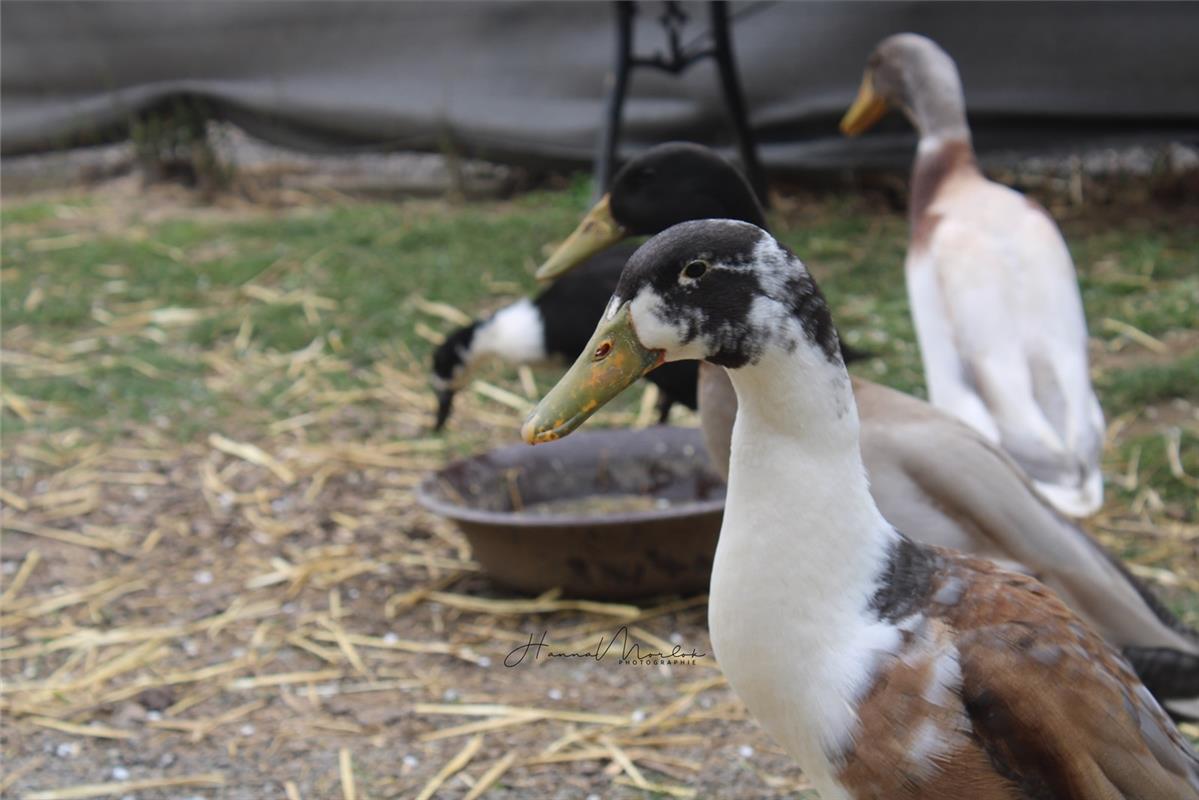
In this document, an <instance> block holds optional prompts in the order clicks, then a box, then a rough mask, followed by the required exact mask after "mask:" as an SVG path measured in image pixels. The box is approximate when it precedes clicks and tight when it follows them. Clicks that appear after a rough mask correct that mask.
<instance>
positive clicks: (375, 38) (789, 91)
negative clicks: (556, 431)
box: [0, 0, 1199, 168]
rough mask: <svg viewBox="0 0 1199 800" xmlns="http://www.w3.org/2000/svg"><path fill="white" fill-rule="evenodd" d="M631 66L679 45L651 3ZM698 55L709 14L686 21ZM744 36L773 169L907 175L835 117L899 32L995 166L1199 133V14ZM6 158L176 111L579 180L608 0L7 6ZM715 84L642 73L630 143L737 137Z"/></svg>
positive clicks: (1062, 16)
mask: <svg viewBox="0 0 1199 800" xmlns="http://www.w3.org/2000/svg"><path fill="white" fill-rule="evenodd" d="M641 6H642V8H641V11H640V13H639V15H638V18H637V23H636V37H637V38H636V50H637V51H638V53H640V54H651V53H652V52H654V51H656V50H659V49H662V47H663V45H664V42H665V39H664V35H663V32H662V27H661V25H660V24H659V22H658V16H659V15H660V13H661V9H662V7H661V4H660V3H653V2H651V3H642V4H641ZM684 7H685V8H686V10H687V11H688V13H689V14H690V17H691V20H690V22H689V24H688V26H687V28H686V29H685V31H684V37H683V38H684V41H689V40H691V39H692V38H694V37H696V36H699V35H702V33H703V31H705V30H706V28H707V11H706V9H705V8H704V6H703V4H701V3H686V4H684ZM731 13H732V14H733V16H734V20H733V24H732V27H733V35H734V46H735V49H736V55H737V61H738V65H739V69H740V73H741V80H742V84H743V86H744V89H745V92H746V96H747V100H748V103H749V106H750V116H751V120H752V124H753V127H754V129H755V131H756V132H757V135H758V137H759V143H760V146H761V151H762V155H763V158H764V160H765V161H766V162H767V163H768V164H769V165H772V166H776V167H778V166H782V167H798V168H807V167H816V166H822V167H829V166H833V167H837V166H843V165H850V164H854V163H861V160H862V159H866V160H874V161H879V160H886V159H888V158H889V157H891V156H896V155H898V156H901V157H902V158H903V159H906V158H908V157H910V147H911V133H910V131H909V130H908V129H907V126H906V125H905V124H903V123H902V121H901V120H890V124H888V125H885V126H884V127H883V128H882V131H883V133H882V134H880V135H875V136H871V137H868V138H867V140H866V141H865V142H855V143H853V144H852V145H850V144H849V143H847V142H846V141H845V140H844V139H842V138H841V137H840V136H839V135H838V133H837V130H836V121H837V119H838V118H839V116H840V114H841V113H842V112H843V111H844V110H845V108H846V106H847V104H848V103H849V102H850V100H851V99H852V98H853V95H854V92H855V90H856V88H857V85H858V82H859V80H860V77H861V72H862V67H863V64H864V62H865V59H866V56H867V55H868V54H869V52H870V50H871V48H872V47H873V46H874V44H875V43H876V42H877V41H878V40H879V39H881V38H882V37H884V36H886V35H888V34H890V33H894V32H898V31H903V30H912V31H917V32H920V33H924V34H927V35H929V36H931V37H933V38H934V39H936V40H938V41H939V42H940V43H941V44H942V45H943V46H945V47H946V49H947V50H948V51H949V52H950V53H951V54H952V55H953V56H954V58H955V59H956V60H957V61H958V64H959V66H960V68H961V72H962V77H963V81H964V83H965V90H966V98H967V103H968V105H969V108H970V114H971V119H972V122H973V124H974V126H975V130H976V139H977V140H978V144H979V146H980V149H984V150H985V149H988V148H992V149H993V148H999V147H1003V148H1006V147H1020V146H1024V145H1031V146H1036V147H1045V146H1047V145H1049V146H1052V145H1054V144H1072V143H1076V142H1079V141H1081V140H1082V139H1084V138H1085V139H1090V140H1092V141H1093V140H1096V139H1099V140H1102V139H1105V138H1109V137H1112V136H1113V135H1115V136H1121V137H1123V138H1128V136H1129V135H1132V136H1135V137H1137V138H1142V139H1143V138H1147V137H1149V138H1167V137H1168V138H1173V139H1179V140H1183V141H1194V140H1196V139H1199V48H1197V47H1196V46H1195V33H1196V31H1199V3H1149V2H1132V3H1123V2H1113V3H1106V2H1101V3H1055V2H1054V3H917V2H907V3H901V2H895V3H875V2H862V3H841V2H810V3H802V2H796V3H784V2H747V3H734V4H733V5H732V8H731ZM0 14H2V15H3V19H2V48H0V51H2V52H0V59H2V71H3V75H2V94H0V98H2V114H0V126H2V127H0V134H2V145H3V152H4V154H6V155H11V154H20V153H28V152H35V151H39V150H47V149H54V148H61V147H67V146H71V145H74V144H78V143H86V142H96V141H103V140H106V139H113V138H118V139H119V138H123V137H124V136H125V135H126V134H127V130H128V124H129V121H130V119H131V118H132V117H133V116H134V115H135V114H136V113H137V112H138V111H140V110H144V109H146V108H148V107H151V106H153V105H154V104H155V103H158V102H161V101H162V100H164V99H165V98H169V97H171V96H174V95H177V94H180V93H186V94H191V95H195V96H199V97H202V98H204V100H205V102H206V104H207V105H208V106H209V107H211V109H212V110H213V111H214V113H215V114H216V115H217V116H219V117H222V118H225V119H228V120H230V121H232V122H234V123H236V124H238V125H240V126H242V127H243V128H245V129H246V130H248V131H249V132H251V133H252V134H255V135H257V136H260V137H262V138H265V139H267V140H269V141H273V142H276V143H279V144H284V145H290V146H295V147H300V148H303V149H311V150H323V151H345V150H356V149H364V150H375V149H418V150H436V149H439V148H441V147H442V146H443V145H445V144H446V143H447V142H452V143H453V145H454V146H455V147H456V148H457V149H459V150H460V151H461V152H464V153H466V154H469V155H473V156H478V157H483V158H488V159H492V160H498V161H514V162H534V163H561V164H584V163H586V162H587V161H589V160H590V158H591V157H592V155H593V150H594V147H595V140H596V135H597V129H598V126H599V124H600V120H601V116H602V110H603V100H604V89H605V82H604V77H605V74H606V73H607V71H608V70H609V69H610V68H611V65H612V60H613V55H614V35H615V34H614V26H613V19H614V13H613V9H612V6H611V4H609V3H606V2H579V3H565V2H545V3H526V2H205V3H166V2H103V1H100V2H61V3H59V2H55V3H46V2H29V1H27V0H6V2H4V3H3V5H2V6H0ZM723 114H724V111H723V106H722V103H721V98H720V93H719V86H718V82H717V80H716V75H715V66H714V64H713V63H712V62H710V61H706V62H703V63H702V64H700V65H698V66H696V67H694V68H692V69H691V70H690V71H688V72H687V73H686V74H685V75H684V76H683V78H682V79H676V78H674V77H672V76H669V75H666V74H664V73H659V72H656V71H649V70H637V71H635V72H634V74H633V79H632V87H631V90H630V94H629V99H628V104H627V106H626V113H625V130H624V144H625V145H626V147H629V148H633V147H638V146H644V145H647V144H651V143H654V142H658V141H662V140H665V139H672V138H688V139H693V140H697V141H704V142H707V143H715V144H728V143H730V142H731V141H732V138H731V131H730V130H729V128H728V126H727V125H726V124H725V120H724V117H723Z"/></svg>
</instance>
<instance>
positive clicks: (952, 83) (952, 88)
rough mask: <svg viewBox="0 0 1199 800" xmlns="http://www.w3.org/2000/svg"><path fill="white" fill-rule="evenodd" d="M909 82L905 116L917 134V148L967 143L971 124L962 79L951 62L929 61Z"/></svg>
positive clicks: (969, 141) (968, 142)
mask: <svg viewBox="0 0 1199 800" xmlns="http://www.w3.org/2000/svg"><path fill="white" fill-rule="evenodd" d="M913 83H914V85H911V84H909V87H908V94H909V97H910V101H909V104H908V105H907V106H906V107H905V108H904V112H905V113H906V114H907V116H908V119H909V120H911V122H912V125H913V126H915V128H916V130H917V132H918V133H919V134H920V149H921V150H925V149H929V148H930V147H931V148H935V147H938V146H940V144H941V143H942V142H949V141H958V142H965V143H966V144H967V145H969V144H970V143H971V140H970V126H969V125H968V124H967V122H966V98H965V95H964V94H963V93H962V81H961V79H960V78H959V77H958V73H957V70H956V69H954V68H953V66H952V63H950V64H948V65H946V64H935V65H930V66H929V67H927V68H926V69H925V70H923V71H922V74H920V75H918V76H917V78H916V80H914V81H913Z"/></svg>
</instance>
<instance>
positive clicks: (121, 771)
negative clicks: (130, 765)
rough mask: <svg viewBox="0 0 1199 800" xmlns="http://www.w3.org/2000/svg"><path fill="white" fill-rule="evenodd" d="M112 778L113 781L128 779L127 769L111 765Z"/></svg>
mask: <svg viewBox="0 0 1199 800" xmlns="http://www.w3.org/2000/svg"><path fill="white" fill-rule="evenodd" d="M112 779H113V780H114V781H127V780H129V770H127V769H125V768H124V767H113V768H112Z"/></svg>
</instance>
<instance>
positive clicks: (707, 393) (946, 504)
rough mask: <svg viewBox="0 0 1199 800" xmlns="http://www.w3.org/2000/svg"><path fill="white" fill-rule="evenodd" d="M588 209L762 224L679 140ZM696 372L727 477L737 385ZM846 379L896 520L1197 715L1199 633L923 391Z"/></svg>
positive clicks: (875, 477) (723, 170)
mask: <svg viewBox="0 0 1199 800" xmlns="http://www.w3.org/2000/svg"><path fill="white" fill-rule="evenodd" d="M597 208H603V209H606V210H607V211H608V212H610V214H611V217H612V219H611V220H610V221H608V223H606V225H605V224H601V225H598V226H596V227H598V228H600V229H603V228H604V227H610V228H615V229H617V230H618V231H620V232H622V233H628V234H631V235H651V234H655V233H659V232H661V231H662V230H665V229H666V228H667V227H670V226H671V225H673V224H675V223H676V222H681V221H686V220H692V219H702V218H704V217H710V216H716V217H724V218H731V219H739V220H742V221H745V222H752V223H754V224H756V225H758V226H759V227H765V223H766V220H765V215H764V214H763V213H762V210H761V208H760V206H759V204H758V203H757V200H756V199H755V197H754V195H753V191H752V190H751V189H750V187H749V185H748V183H747V182H746V181H745V179H744V178H743V177H742V176H741V175H740V174H739V173H738V172H737V170H736V169H735V168H734V167H733V166H732V165H731V164H729V163H728V162H727V161H726V160H725V159H723V158H721V157H720V156H719V155H717V154H716V153H714V152H713V151H711V150H708V149H707V148H704V147H701V146H699V145H694V144H686V143H669V144H664V145H658V146H657V147H654V148H651V149H650V150H648V151H646V152H645V153H643V154H641V155H639V156H637V157H636V158H634V159H632V160H631V161H630V162H629V163H628V164H627V165H625V167H624V168H622V169H621V170H620V172H619V173H618V174H617V176H616V178H615V179H614V181H613V184H612V189H611V194H610V196H609V197H608V198H606V199H605V201H604V202H603V203H601V205H600V206H597ZM594 214H595V212H594V211H593V212H592V215H589V217H591V216H594ZM588 225H589V223H588V222H584V223H583V224H582V225H581V226H580V229H579V230H580V231H586V230H587V229H588ZM578 235H579V234H578V233H576V236H578ZM572 238H573V237H572ZM699 374H700V377H699V406H700V421H701V424H702V425H703V429H704V438H705V441H706V442H707V445H708V451H709V454H710V457H711V460H712V463H713V465H714V466H715V467H716V469H717V470H718V471H720V472H721V474H723V475H725V476H727V473H728V464H729V454H730V446H731V445H730V443H731V438H732V430H733V421H734V419H735V417H736V414H737V395H736V393H735V391H734V389H733V385H732V383H731V381H730V380H729V377H728V374H727V373H726V372H725V370H723V369H722V368H720V367H717V366H714V365H711V364H703V363H701V364H700V371H699ZM851 384H852V388H853V392H854V395H855V397H856V400H857V405H858V412H859V416H860V419H861V436H860V444H861V450H862V460H863V462H864V463H865V465H866V470H867V475H868V478H869V481H870V492H871V494H872V495H873V497H874V501H875V503H876V504H877V505H878V508H879V509H880V510H881V511H882V513H883V516H884V517H885V518H886V519H887V520H888V521H889V522H890V523H891V524H892V525H894V526H895V527H896V528H898V529H899V530H902V531H909V532H910V535H911V536H912V537H913V538H914V539H916V540H917V541H920V542H923V543H927V544H932V545H938V546H942V547H949V548H952V549H955V550H960V551H962V552H964V553H967V554H969V555H976V556H981V557H984V558H989V559H992V560H994V561H995V562H996V563H999V564H1002V565H1005V566H1008V567H1010V568H1012V569H1016V570H1017V571H1021V572H1025V573H1027V574H1031V575H1034V576H1035V577H1037V578H1039V579H1040V580H1042V581H1044V582H1045V583H1046V584H1047V585H1049V586H1050V588H1052V589H1053V590H1054V591H1056V592H1058V593H1059V594H1060V595H1061V597H1062V598H1063V599H1064V600H1065V601H1066V603H1067V604H1068V605H1069V606H1070V607H1071V608H1072V609H1074V611H1075V612H1076V613H1078V614H1079V615H1080V616H1082V617H1083V619H1084V620H1085V621H1086V622H1087V623H1088V624H1089V625H1091V626H1092V627H1093V628H1094V629H1095V630H1097V631H1098V632H1099V633H1100V634H1102V635H1103V636H1104V637H1105V638H1107V640H1108V641H1109V642H1111V643H1112V644H1114V645H1116V646H1117V647H1119V648H1121V649H1122V650H1123V651H1124V652H1125V653H1126V654H1127V657H1128V658H1129V659H1130V660H1131V661H1132V662H1133V665H1134V666H1135V667H1136V669H1137V671H1138V673H1139V674H1141V676H1142V679H1143V680H1144V681H1145V682H1146V684H1148V685H1149V687H1150V689H1151V690H1152V691H1153V692H1154V693H1155V694H1156V695H1157V696H1158V698H1159V699H1160V700H1162V701H1163V702H1166V703H1168V705H1169V707H1170V709H1171V711H1172V712H1174V713H1177V714H1180V715H1183V716H1189V717H1192V718H1193V717H1196V716H1199V640H1197V639H1196V637H1195V635H1194V633H1193V632H1192V631H1189V630H1186V629H1185V628H1184V627H1183V626H1182V625H1181V624H1180V623H1179V622H1178V620H1177V619H1176V618H1174V617H1173V616H1172V615H1171V614H1170V613H1169V612H1168V611H1166V610H1165V609H1164V608H1163V607H1162V606H1161V605H1160V603H1158V602H1157V601H1156V600H1155V599H1154V598H1153V597H1152V595H1151V594H1150V593H1149V592H1148V591H1146V590H1145V589H1144V588H1143V587H1142V586H1141V585H1140V584H1139V583H1138V582H1137V581H1136V580H1135V579H1134V578H1133V577H1132V576H1131V575H1129V574H1128V573H1127V572H1126V571H1124V570H1122V569H1121V568H1120V567H1119V566H1118V565H1117V563H1116V562H1114V560H1113V559H1112V557H1111V556H1110V555H1109V554H1108V553H1107V552H1106V551H1105V550H1104V549H1103V548H1102V547H1101V546H1099V545H1098V543H1096V542H1095V541H1094V540H1093V539H1091V538H1090V537H1089V536H1087V535H1086V534H1085V533H1084V532H1083V531H1082V530H1080V529H1079V527H1078V526H1077V525H1076V524H1074V523H1073V522H1071V521H1069V520H1067V519H1065V518H1063V517H1062V515H1060V514H1059V513H1057V512H1056V511H1054V510H1053V508H1052V507H1051V506H1049V505H1048V504H1047V503H1046V502H1045V500H1044V499H1043V498H1042V497H1041V496H1040V495H1039V493H1038V492H1037V491H1036V490H1035V489H1034V488H1033V487H1032V486H1031V485H1030V484H1029V482H1028V479H1027V477H1026V476H1025V475H1024V472H1023V470H1022V469H1020V467H1019V466H1017V465H1016V464H1015V463H1014V462H1013V461H1012V459H1011V458H1010V457H1008V456H1007V455H1006V454H1005V453H1004V452H1003V451H1002V450H1001V449H1000V448H999V447H998V446H997V445H995V444H993V443H991V442H990V441H989V440H987V439H986V438H985V437H984V436H983V435H982V434H981V433H979V432H978V431H977V430H975V429H974V428H971V427H969V426H967V425H965V424H964V423H962V422H960V421H959V420H957V419H956V418H954V417H953V416H952V415H950V414H949V413H948V412H945V411H942V410H940V409H937V408H935V407H933V406H931V405H930V404H928V403H927V402H925V401H923V400H919V399H917V398H915V397H912V396H910V395H906V394H903V393H901V392H897V391H894V390H892V389H889V388H887V387H884V386H881V385H879V384H877V383H873V382H871V381H867V380H864V379H861V378H856V377H855V378H852V379H851Z"/></svg>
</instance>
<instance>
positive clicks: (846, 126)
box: [841, 72, 887, 136]
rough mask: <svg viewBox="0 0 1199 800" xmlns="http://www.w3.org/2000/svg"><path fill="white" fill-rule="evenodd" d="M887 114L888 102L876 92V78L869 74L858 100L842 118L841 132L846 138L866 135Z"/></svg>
mask: <svg viewBox="0 0 1199 800" xmlns="http://www.w3.org/2000/svg"><path fill="white" fill-rule="evenodd" d="M886 114H887V101H886V100H884V99H883V98H882V97H881V96H880V95H879V94H878V93H876V92H875V91H874V78H873V76H872V75H871V73H870V72H867V73H866V74H865V75H863V76H862V85H861V87H860V88H859V89H858V96H857V98H856V99H855V100H854V101H853V105H852V106H850V107H849V110H848V111H846V112H845V116H844V117H842V118H841V132H842V133H844V134H845V135H846V136H857V135H859V134H862V133H865V132H866V131H868V130H870V129H871V128H872V127H874V125H875V123H877V122H878V121H879V120H880V119H882V118H883V117H884V116H886Z"/></svg>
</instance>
